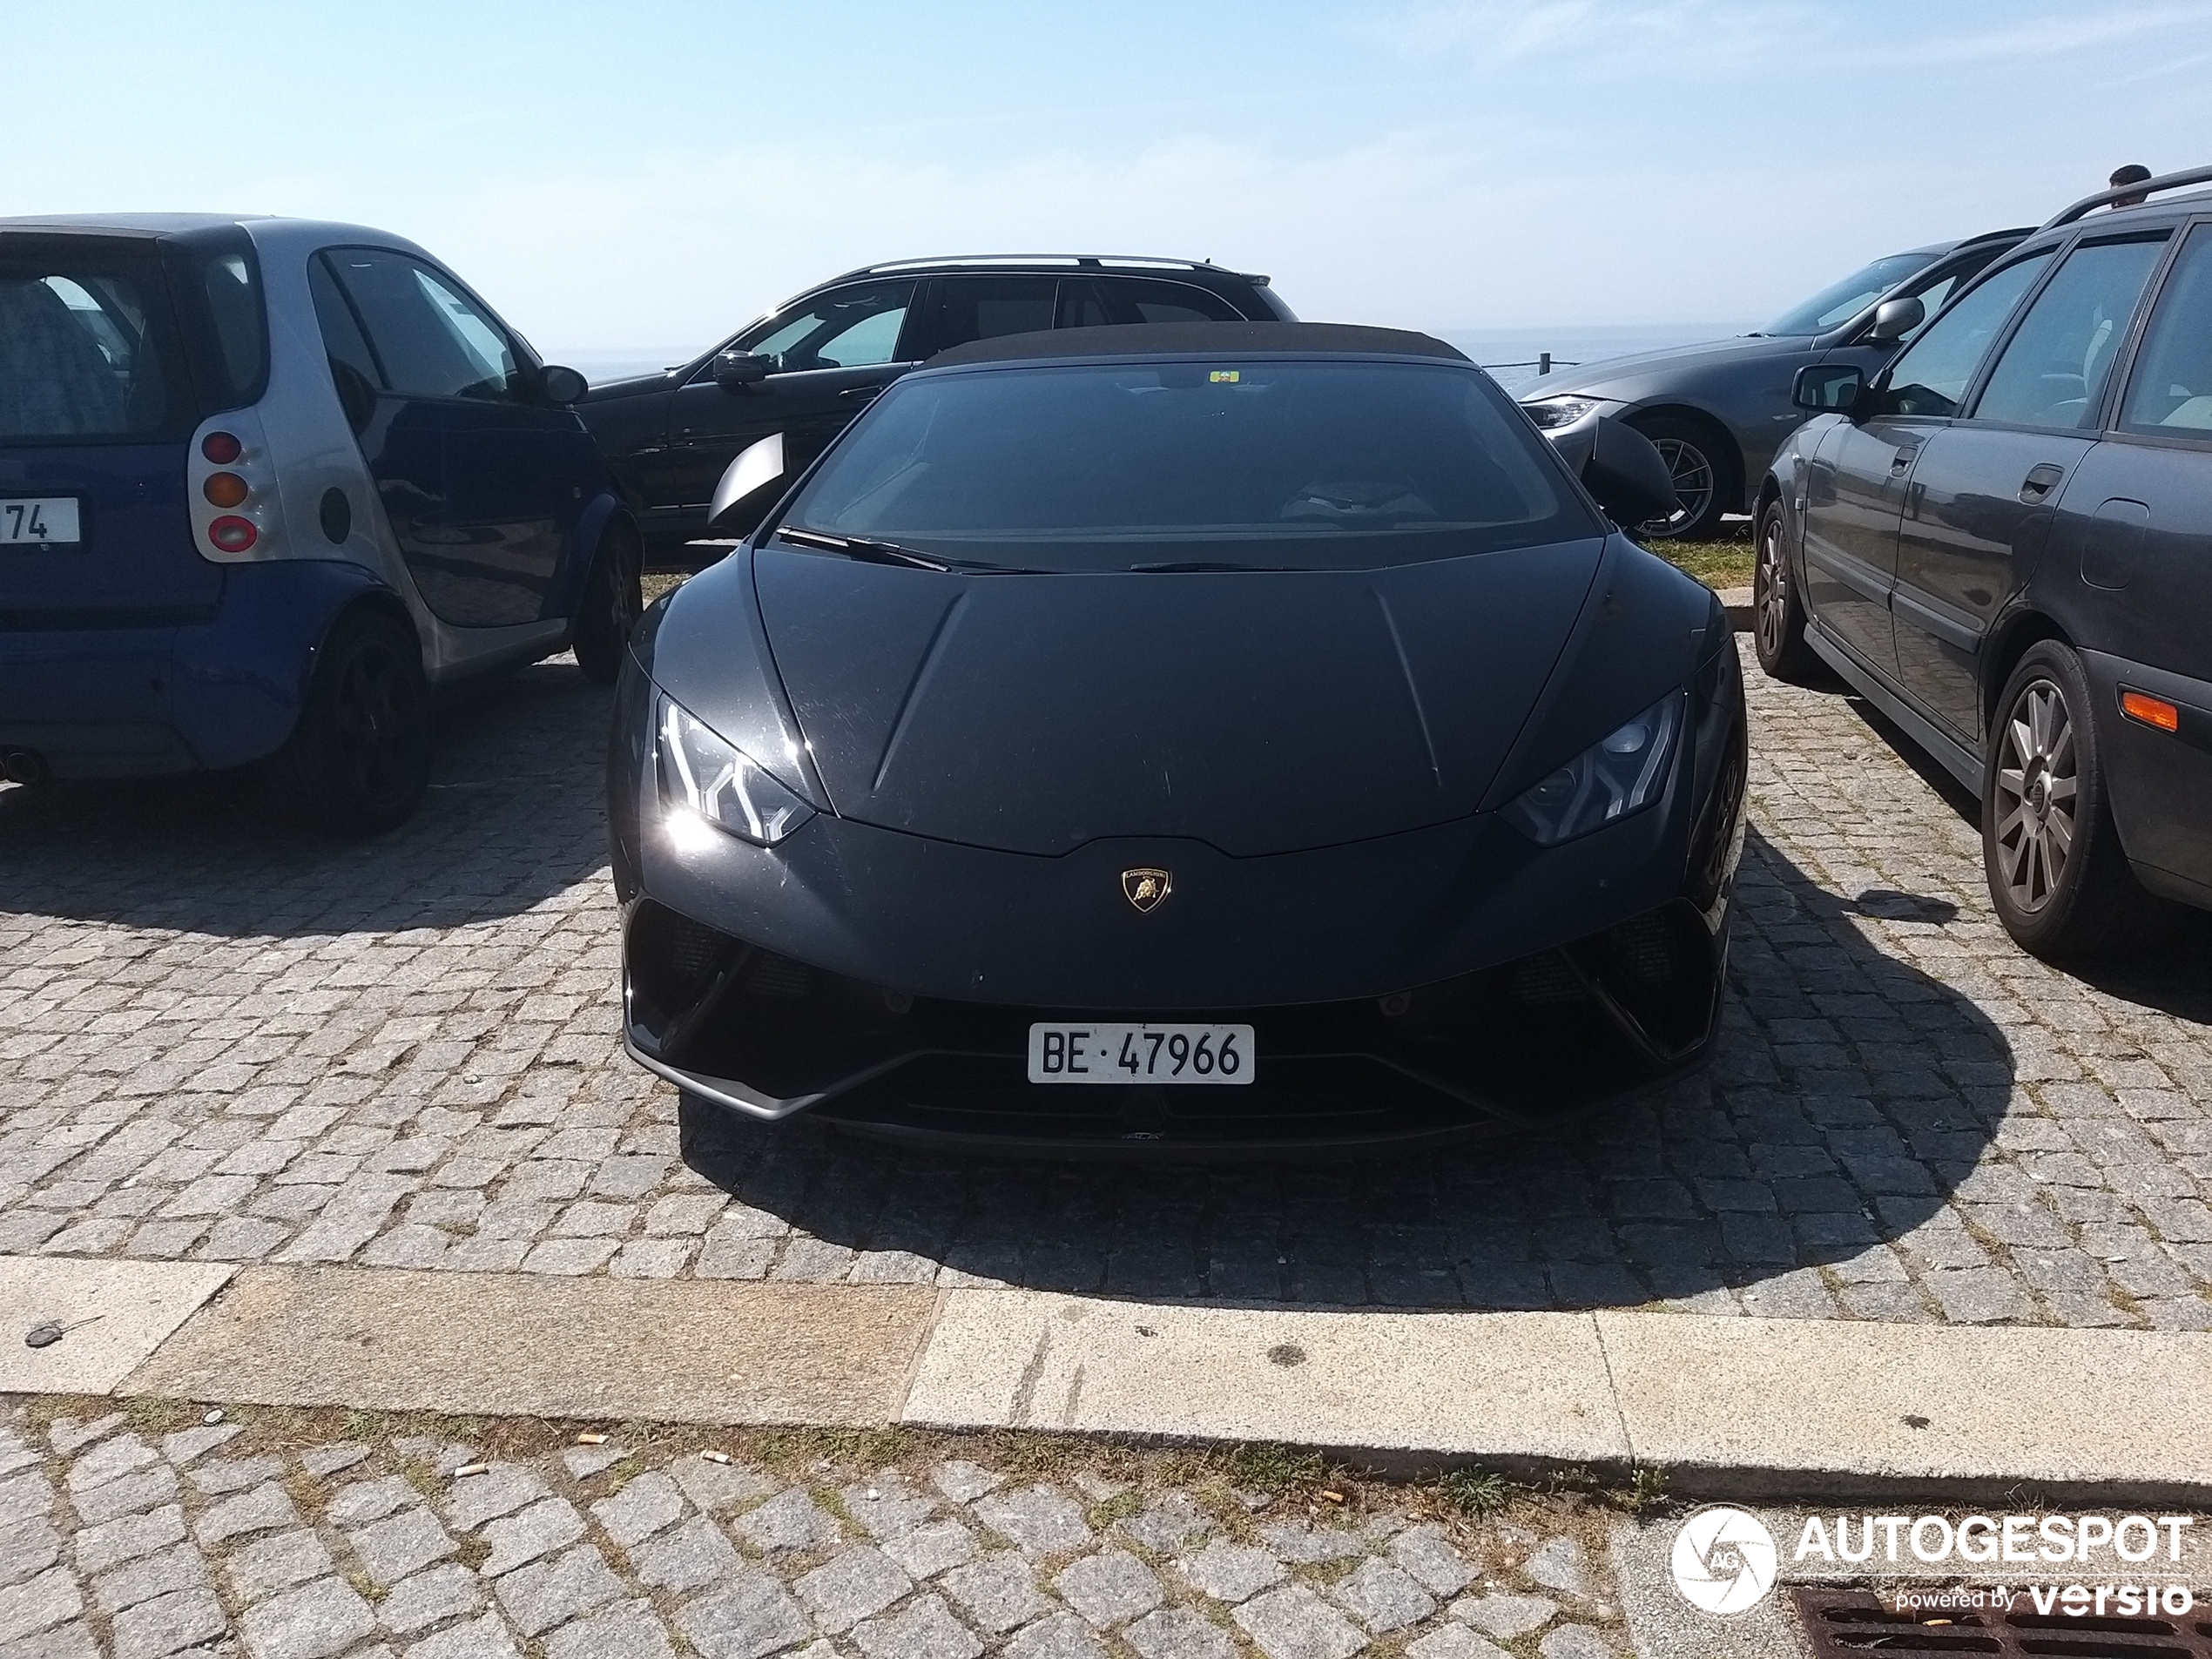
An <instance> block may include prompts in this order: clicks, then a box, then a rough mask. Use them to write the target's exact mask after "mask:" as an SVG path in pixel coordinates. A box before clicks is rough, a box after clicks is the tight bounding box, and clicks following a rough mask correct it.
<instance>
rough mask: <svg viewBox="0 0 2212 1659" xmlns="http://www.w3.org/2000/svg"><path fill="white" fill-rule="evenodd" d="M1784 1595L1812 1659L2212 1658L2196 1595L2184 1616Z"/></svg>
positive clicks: (1862, 1593)
mask: <svg viewBox="0 0 2212 1659" xmlns="http://www.w3.org/2000/svg"><path fill="white" fill-rule="evenodd" d="M1790 1595H1791V1598H1792V1599H1793V1600H1795V1602H1797V1617H1798V1619H1799V1620H1800V1621H1801V1622H1803V1624H1804V1630H1805V1635H1806V1636H1807V1637H1808V1638H1809V1639H1810V1640H1811V1643H1812V1651H1813V1656H1814V1659H1858V1656H1859V1655H1862V1654H1870V1653H1872V1654H1881V1653H1993V1654H2002V1655H2005V1656H2007V1659H2025V1656H2028V1655H2032V1654H2033V1655H2052V1656H2065V1659H2153V1656H2156V1659H2212V1606H2209V1605H2207V1603H2206V1602H2205V1601H2204V1600H2203V1598H2202V1597H2201V1596H2200V1597H2199V1598H2198V1599H2197V1604H2196V1606H2195V1608H2194V1609H2192V1610H2191V1611H2190V1612H2189V1613H2188V1614H2187V1615H2184V1616H2182V1617H2179V1618H2175V1617H2168V1616H2163V1615H2157V1616H2152V1617H2148V1618H2135V1619H2119V1618H2110V1617H2107V1618H2102V1619H2098V1618H2089V1617H2083V1618H2079V1619H2074V1618H2068V1617H2067V1615H2065V1614H2063V1613H2060V1612H2059V1611H2058V1610H2057V1609H2056V1608H2053V1609H2052V1611H2051V1612H2049V1613H2047V1614H2042V1613H2038V1612H2036V1611H2035V1608H2034V1604H2033V1602H2030V1601H2029V1600H2028V1598H2027V1593H2026V1592H2025V1591H2021V1592H2018V1593H2016V1594H2015V1595H2013V1598H2012V1604H2011V1607H2010V1608H2009V1609H2008V1610H2006V1611H2005V1612H2001V1613H2000V1612H1999V1611H1997V1610H1996V1609H1995V1608H1983V1609H1981V1610H1979V1611H1962V1612H1959V1613H1955V1614H1948V1615H1946V1614H1942V1613H1935V1612H1925V1611H1924V1612H1919V1613H1892V1612H1891V1611H1890V1610H1889V1608H1885V1607H1884V1606H1883V1605H1882V1602H1881V1600H1880V1598H1878V1596H1876V1595H1874V1594H1873V1593H1872V1592H1871V1591H1869V1590H1831V1589H1821V1588H1813V1587H1811V1586H1804V1585H1801V1586H1798V1587H1797V1588H1793V1589H1792V1590H1791V1592H1790Z"/></svg>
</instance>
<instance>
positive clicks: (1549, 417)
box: [1521, 397, 1604, 430]
mask: <svg viewBox="0 0 2212 1659" xmlns="http://www.w3.org/2000/svg"><path fill="white" fill-rule="evenodd" d="M1602 401H1604V400H1603V399H1602V398H1595V397H1540V398H1538V399H1537V400H1536V401H1534V403H1524V404H1522V405H1521V408H1524V409H1526V410H1527V412H1528V418H1529V419H1530V420H1532V421H1534V422H1535V423H1536V424H1537V425H1538V426H1540V427H1542V428H1545V429H1546V430H1549V429H1550V428H1553V427H1561V426H1573V425H1574V424H1575V421H1579V420H1581V418H1582V417H1583V416H1584V415H1588V413H1589V412H1590V411H1591V410H1592V409H1594V408H1597V406H1598V405H1599V404H1600V403H1601V402H1602Z"/></svg>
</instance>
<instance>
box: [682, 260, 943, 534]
mask: <svg viewBox="0 0 2212 1659" xmlns="http://www.w3.org/2000/svg"><path fill="white" fill-rule="evenodd" d="M914 287H915V284H914V280H913V279H912V278H910V277H907V278H900V279H898V280H892V281H881V282H857V283H852V284H849V285H847V286H846V287H839V288H831V289H829V290H827V291H826V292H825V293H819V294H816V295H814V296H813V298H812V299H809V300H802V301H800V302H799V304H798V305H796V306H794V307H790V308H789V309H787V310H786V311H783V312H780V313H779V314H776V315H775V316H772V317H770V318H767V319H765V320H764V321H762V322H760V323H758V324H756V325H755V326H754V327H752V328H751V329H748V330H747V331H746V332H745V334H740V335H739V336H738V338H737V340H736V341H733V342H732V345H731V347H730V349H732V350H733V351H742V352H750V353H752V354H754V355H756V356H759V357H765V358H766V359H767V360H768V361H769V369H768V374H767V378H765V380H760V381H753V382H752V383H751V384H750V385H732V386H729V387H725V386H724V385H722V384H721V383H720V382H719V381H717V380H716V379H715V373H714V361H713V360H712V359H709V360H708V361H707V362H706V364H705V366H704V367H702V368H699V369H698V371H697V372H696V373H694V374H692V376H691V379H690V380H689V381H686V382H685V384H684V385H682V386H680V387H678V388H677V389H676V391H675V393H674V394H673V395H672V396H671V398H670V400H669V421H668V447H667V448H666V450H665V451H664V455H663V456H662V457H661V462H660V465H659V467H658V469H656V473H655V475H654V476H653V478H652V480H651V500H652V502H653V503H654V505H655V506H657V507H666V506H671V505H672V506H673V507H674V508H675V509H676V512H675V514H674V517H675V519H676V521H677V523H678V526H679V529H680V533H681V534H682V535H684V536H704V535H705V534H706V513H707V507H708V504H709V503H710V502H711V501H712V500H713V499H714V486H715V485H716V484H717V483H718V482H720V480H721V477H722V474H723V473H724V471H725V469H727V468H728V467H729V464H730V462H732V460H734V459H735V458H736V456H737V454H738V451H739V450H740V449H743V448H745V446H746V445H748V444H750V443H752V442H756V441H757V440H759V439H761V438H765V437H766V436H767V435H769V434H770V433H772V432H780V433H782V434H783V435H784V458H785V464H786V469H787V471H788V472H789V473H790V474H791V475H797V473H798V472H799V469H801V468H803V467H805V466H806V464H807V463H808V462H811V461H813V459H814V457H815V456H816V455H819V454H821V452H822V451H823V450H824V449H825V448H827V447H828V445H829V442H830V440H831V439H832V438H833V437H835V436H836V435H838V434H839V433H840V432H841V431H843V430H844V429H845V426H846V422H847V421H850V420H852V418H853V416H854V415H858V414H859V413H860V411H861V410H862V409H863V408H867V404H868V401H869V400H871V399H872V398H873V397H874V396H875V395H876V394H877V393H878V392H880V391H881V390H882V389H883V388H885V387H886V386H887V385H889V384H890V383H891V381H894V380H896V379H897V378H898V377H899V376H900V374H904V373H905V372H906V371H907V369H908V368H912V367H913V366H914V364H913V361H912V357H911V355H910V354H907V351H908V348H907V347H906V345H905V340H906V337H907V335H908V334H910V333H911V330H910V329H909V327H908V326H907V325H908V319H909V315H910V313H911V311H912V308H913V301H914ZM771 505H772V500H771V499H767V498H764V499H763V500H761V501H760V502H759V507H758V512H765V511H766V510H767V509H768V508H769V506H771ZM754 516H758V513H756V514H755V515H754ZM750 528H752V526H751V524H750V523H746V522H743V521H740V522H738V523H735V524H725V525H722V526H718V530H720V531H722V532H725V533H727V534H730V535H737V534H739V533H741V532H742V531H744V530H745V529H750Z"/></svg>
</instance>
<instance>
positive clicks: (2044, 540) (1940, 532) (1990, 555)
mask: <svg viewBox="0 0 2212 1659" xmlns="http://www.w3.org/2000/svg"><path fill="white" fill-rule="evenodd" d="M2207 183H2212V167H2202V168H2196V169H2194V170H2192V171H2190V172H2180V173H2170V174H2168V175H2166V176H2165V177H2163V178H2161V179H2152V180H2150V181H2149V182H2148V184H2141V185H2126V186H2123V187H2121V188H2120V189H2117V190H2108V191H2104V192H2100V193H2098V194H2097V195H2094V196H2090V197H2086V198H2084V199H2082V200H2080V201H2079V202H2076V203H2075V204H2074V206H2071V207H2068V208H2067V210H2066V211H2065V212H2061V213H2060V214H2059V215H2058V216H2057V217H2056V218H2054V219H2052V220H2050V222H2049V223H2047V225H2045V226H2042V228H2041V229H2040V230H2038V231H2036V232H2035V233H2033V234H2031V235H2029V236H2028V237H2027V238H2026V239H2023V240H2022V242H2021V243H2020V246H2019V247H2018V248H2016V249H2015V250H2014V251H2013V253H2010V254H2008V255H2006V257H2005V258H2003V259H2001V260H1998V261H1997V262H1996V263H1995V264H1994V265H1993V266H1992V267H1991V268H1990V269H1989V270H1988V271H1987V272H1986V273H1984V274H1983V275H1982V276H1981V277H1980V279H1979V280H1977V281H1975V282H1974V283H1973V284H1971V285H1969V286H1967V287H1964V288H1963V289H1961V290H1960V292H1959V293H1958V294H1957V295H1956V296H1955V297H1954V298H1953V299H1952V300H1951V303H1950V304H1949V305H1947V306H1946V307H1944V308H1943V309H1942V310H1941V311H1940V312H1939V313H1938V314H1936V316H1935V317H1934V319H1933V320H1932V321H1930V322H1929V323H1928V324H1927V326H1926V327H1925V329H1924V330H1923V331H1922V333H1921V334H1920V335H1919V338H1918V339H1917V340H1915V341H1913V343H1912V345H1911V346H1910V347H1907V348H1906V349H1905V351H1904V352H1903V353H1901V354H1899V355H1898V358H1897V359H1896V361H1893V362H1892V363H1891V364H1890V365H1889V366H1888V367H1887V368H1885V369H1884V370H1882V371H1881V372H1880V373H1879V374H1867V373H1865V372H1864V371H1862V370H1861V369H1860V368H1858V366H1857V365H1855V364H1849V363H1835V364H1823V365H1819V366H1817V367H1812V368H1804V369H1803V370H1801V371H1800V373H1799V374H1798V377H1797V388H1796V399H1797V403H1798V404H1799V406H1800V407H1801V408H1805V409H1809V410H1811V411H1813V412H1814V418H1813V419H1811V420H1810V421H1806V422H1805V424H1804V426H1802V427H1801V428H1798V429H1797V432H1796V433H1795V434H1793V435H1791V439H1790V441H1789V442H1788V443H1787V444H1785V445H1784V447H1783V449H1782V452H1781V453H1780V455H1777V457H1776V459H1775V462H1774V466H1773V468H1772V469H1771V470H1770V472H1769V473H1768V475H1767V476H1766V480H1765V482H1764V485H1763V487H1762V489H1761V490H1760V493H1759V498H1758V507H1759V543H1758V563H1757V579H1756V583H1755V586H1754V611H1755V617H1756V634H1757V646H1758V654H1759V661H1760V664H1762V665H1763V666H1764V668H1765V669H1766V671H1768V672H1769V673H1770V674H1771V675H1773V676H1775V677H1776V678H1798V677H1801V676H1804V675H1807V674H1809V673H1811V672H1813V671H1816V670H1817V668H1818V666H1819V665H1820V664H1826V665H1827V666H1828V667H1830V668H1832V669H1833V670H1835V671H1836V672H1838V673H1839V674H1841V675H1842V676H1843V678H1844V679H1845V680H1846V681H1847V682H1849V683H1850V685H1851V686H1852V688H1853V689H1854V690H1856V691H1858V692H1859V693H1860V694H1861V695H1863V696H1864V697H1865V698H1866V699H1867V700H1868V701H1869V702H1871V703H1872V704H1873V705H1875V706H1876V707H1878V708H1879V709H1880V710H1882V711H1883V712H1884V713H1885V714H1887V715H1888V716H1889V717H1890V718H1892V720H1894V721H1896V722H1897V723H1898V725H1900V726H1902V727H1903V728H1904V730H1905V732H1906V734H1907V735H1909V736H1910V737H1911V738H1912V739H1913V740H1914V741H1915V742H1917V743H1918V744H1919V745H1921V746H1922V747H1923V748H1925V750H1926V751H1927V752H1928V753H1929V754H1931V755H1932V756H1933V757H1934V759H1937V760H1938V761H1939V762H1940V763H1941V764H1942V765H1944V767H1945V768H1946V770H1948V771H1949V772H1952V774H1954V775H1955V776H1956V777H1957V778H1958V779H1959V781H1960V782H1961V783H1963V784H1964V785H1966V786H1967V787H1968V788H1970V789H1973V790H1974V791H1976V792H1978V793H1979V795H1980V797H1981V831H1982V857H1983V864H1984V866H1985V867H1986V873H1987V877H1988V881H1989V889H1990V896H1991V899H1992V901H1993V905H1994V907H1995V908H1996V911H1997V915H1998V919H1999V920H2000V921H2002V922H2003V923H2004V925H2005V927H2006V931H2008V932H2009V933H2010V934H2012V936H2013V939H2014V940H2016V941H2018V942H2019V943H2020V945H2022V946H2023V947H2025V948H2027V949H2028V950H2031V951H2033V952H2035V953H2036V954H2039V955H2044V956H2051V957H2067V956H2076V955H2090V954H2098V953H2109V952H2118V951H2124V950H2130V949H2134V948H2140V947H2142V946H2145V945H2148V944H2149V943H2151V942H2152V941H2155V940H2156V939H2158V938H2160V937H2161V935H2162V934H2164V933H2165V932H2166V931H2167V929H2166V926H2165V924H2166V923H2168V922H2170V921H2173V920H2174V919H2175V908H2174V906H2173V904H2171V903H2169V902H2168V901H2179V902H2180V903H2182V904H2186V905H2193V906H2195V907H2199V908H2202V909H2212V192H2202V191H2201V192H2197V193H2196V194H2194V195H2190V196H2184V197H2182V198H2179V199H2168V200H2166V201H2162V202H2153V203H2150V204H2148V205H2145V206H2121V198H2123V197H2126V196H2130V195H2142V194H2152V195H2155V194H2157V193H2159V192H2163V191H2168V190H2174V189H2177V188H2180V187H2182V186H2184V185H2202V184H2207ZM2101 209H2110V210H2111V211H2099V210H2101Z"/></svg>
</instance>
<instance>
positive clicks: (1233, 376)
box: [1206, 368, 1244, 386]
mask: <svg viewBox="0 0 2212 1659" xmlns="http://www.w3.org/2000/svg"><path fill="white" fill-rule="evenodd" d="M1206 378H1207V379H1208V380H1209V381H1212V382H1213V383H1214V384H1215V385H1216V386H1221V385H1224V384H1227V385H1231V386H1234V385H1235V384H1236V383H1237V382H1238V381H1240V380H1242V379H1243V378H1244V375H1243V374H1242V373H1241V372H1240V371H1238V370H1237V369H1233V368H1217V369H1215V370H1214V371H1213V372H1212V373H1211V374H1208V375H1207V376H1206Z"/></svg>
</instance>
